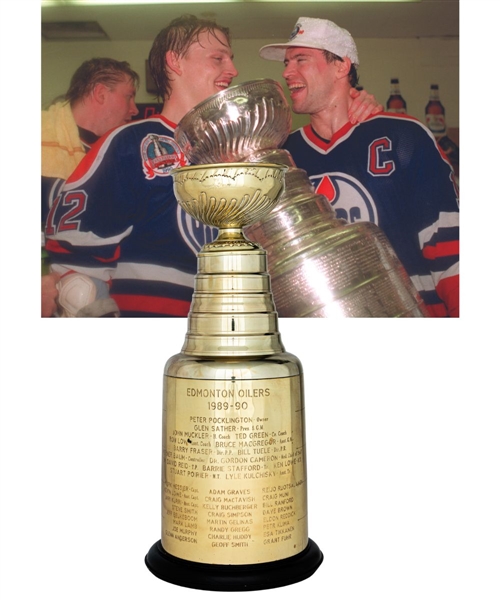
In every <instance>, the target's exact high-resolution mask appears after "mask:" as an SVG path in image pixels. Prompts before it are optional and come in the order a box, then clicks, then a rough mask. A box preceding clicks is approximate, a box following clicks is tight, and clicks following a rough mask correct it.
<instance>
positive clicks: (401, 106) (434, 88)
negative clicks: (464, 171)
mask: <svg viewBox="0 0 500 600" xmlns="http://www.w3.org/2000/svg"><path fill="white" fill-rule="evenodd" d="M386 109H387V112H394V113H406V101H405V99H404V98H403V96H402V94H401V90H400V89H399V79H398V78H396V77H395V78H393V79H391V88H390V95H389V98H388V100H387V105H386ZM425 123H426V125H427V127H428V128H429V129H430V130H431V131H432V133H433V134H434V137H435V138H436V140H437V142H438V144H439V145H440V147H441V149H442V150H443V151H444V153H445V154H446V155H447V156H448V159H449V160H450V162H451V164H452V165H453V168H454V170H455V174H456V175H457V177H458V167H459V156H458V146H457V145H456V144H455V142H454V141H453V140H452V139H451V138H449V137H448V135H447V128H446V119H445V109H444V106H443V104H442V103H441V100H440V99H439V86H438V85H437V84H436V83H432V84H431V88H430V94H429V101H428V102H427V105H426V107H425Z"/></svg>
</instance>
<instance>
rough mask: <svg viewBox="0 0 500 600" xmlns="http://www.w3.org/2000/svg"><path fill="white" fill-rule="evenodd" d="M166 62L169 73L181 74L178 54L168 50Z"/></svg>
mask: <svg viewBox="0 0 500 600" xmlns="http://www.w3.org/2000/svg"><path fill="white" fill-rule="evenodd" d="M165 62H166V63H167V68H168V70H169V71H172V72H173V73H175V74H176V75H180V74H181V62H180V56H179V55H178V54H177V53H176V52H174V51H173V50H168V51H167V53H166V55H165Z"/></svg>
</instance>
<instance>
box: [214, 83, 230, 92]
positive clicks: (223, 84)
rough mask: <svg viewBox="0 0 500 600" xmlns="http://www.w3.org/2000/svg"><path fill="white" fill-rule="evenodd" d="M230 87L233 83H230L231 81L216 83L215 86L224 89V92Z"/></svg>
mask: <svg viewBox="0 0 500 600" xmlns="http://www.w3.org/2000/svg"><path fill="white" fill-rule="evenodd" d="M230 85H231V82H230V81H216V82H215V86H216V87H219V88H222V89H224V90H225V89H226V88H228V87H229V86H230Z"/></svg>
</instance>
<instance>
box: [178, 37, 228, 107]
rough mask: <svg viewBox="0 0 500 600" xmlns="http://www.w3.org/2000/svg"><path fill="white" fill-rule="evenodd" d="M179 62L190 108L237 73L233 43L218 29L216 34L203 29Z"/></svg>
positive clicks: (222, 88) (222, 87) (226, 85)
mask: <svg viewBox="0 0 500 600" xmlns="http://www.w3.org/2000/svg"><path fill="white" fill-rule="evenodd" d="M179 62H180V68H181V69H182V79H183V89H184V94H185V99H186V102H187V103H188V104H189V105H190V108H192V107H194V106H196V104H199V103H200V102H202V101H203V100H205V99H206V98H208V96H212V95H213V94H216V93H217V92H220V91H221V90H225V89H226V88H227V87H229V86H230V85H231V82H232V80H233V78H234V77H236V76H237V75H238V71H237V70H236V67H235V66H234V64H233V53H232V50H231V47H230V46H229V43H228V41H227V39H226V37H225V36H224V34H223V33H222V32H217V37H215V36H214V35H212V34H211V33H209V32H207V31H205V32H203V33H201V34H200V35H199V37H198V41H196V42H194V43H193V44H191V46H190V47H189V49H188V51H187V52H186V54H185V55H184V56H183V57H181V58H180V60H179Z"/></svg>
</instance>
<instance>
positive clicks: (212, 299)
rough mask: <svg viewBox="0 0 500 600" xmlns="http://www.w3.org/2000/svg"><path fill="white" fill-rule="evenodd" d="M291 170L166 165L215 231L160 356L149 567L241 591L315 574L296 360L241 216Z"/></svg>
mask: <svg viewBox="0 0 500 600" xmlns="http://www.w3.org/2000/svg"><path fill="white" fill-rule="evenodd" d="M286 169H287V167H285V166H283V165H276V164H265V163H259V164H251V163H234V164H213V165H205V166H202V167H198V166H191V167H183V168H180V169H177V170H175V171H174V172H173V177H174V191H175V195H176V197H177V200H178V201H179V203H180V204H181V206H182V207H183V208H184V210H186V211H187V212H188V213H189V214H190V215H191V216H193V217H195V218H196V219H198V220H200V221H202V222H203V223H206V224H209V225H212V226H215V227H218V228H219V236H218V238H217V239H216V240H215V241H214V242H211V243H209V244H206V245H205V246H204V247H203V248H202V249H201V251H200V253H199V254H198V273H197V275H196V279H195V289H194V294H193V300H192V303H191V310H190V313H189V317H188V332H187V335H186V338H185V343H184V346H183V348H182V351H181V353H180V354H177V355H175V356H173V357H172V358H171V359H170V360H169V361H168V362H167V364H166V367H165V383H164V416H163V456H162V531H161V540H160V541H158V542H157V543H156V544H154V545H153V546H152V547H151V549H150V550H149V552H148V554H147V556H146V564H147V566H148V568H149V570H150V571H151V572H152V573H153V574H154V575H156V576H157V577H159V578H160V579H163V580H165V581H168V582H170V583H174V584H177V585H181V586H184V587H190V588H197V589H204V590H216V591H250V590H260V589H268V588H276V587H279V586H284V585H289V584H293V583H296V582H298V581H301V580H303V579H306V578H307V577H310V576H311V575H312V574H313V573H314V572H315V571H316V569H317V568H318V567H319V566H320V564H321V562H322V560H323V555H322V553H321V551H320V550H319V548H318V546H317V545H316V544H315V543H314V542H313V541H312V540H310V539H309V538H308V527H307V489H306V485H307V474H306V447H305V426H304V398H303V382H302V368H301V364H300V362H299V360H298V359H297V358H296V357H295V356H293V355H292V354H289V353H287V352H285V350H284V347H283V345H282V343H281V339H280V334H279V331H278V317H277V313H276V309H275V306H274V302H273V298H272V295H271V288H270V278H269V275H268V273H267V259H266V252H265V251H264V250H263V249H262V248H261V247H260V246H259V245H258V244H256V243H253V242H250V241H249V240H248V239H246V238H245V236H244V235H243V233H242V227H243V226H245V225H249V224H251V223H252V222H253V221H256V220H258V219H262V218H265V215H266V214H267V213H268V212H269V211H270V210H272V208H273V206H274V205H275V204H276V202H277V200H278V196H279V193H280V192H281V190H282V186H283V178H284V174H285V171H286Z"/></svg>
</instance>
